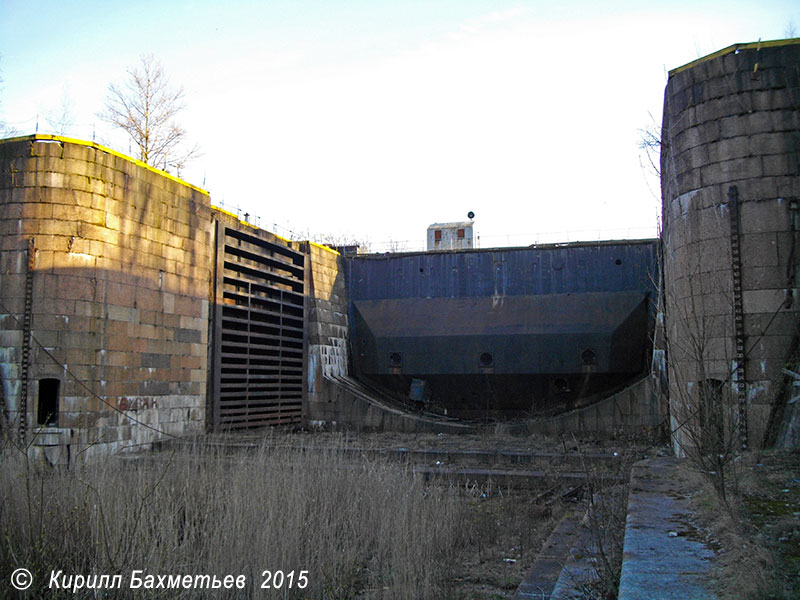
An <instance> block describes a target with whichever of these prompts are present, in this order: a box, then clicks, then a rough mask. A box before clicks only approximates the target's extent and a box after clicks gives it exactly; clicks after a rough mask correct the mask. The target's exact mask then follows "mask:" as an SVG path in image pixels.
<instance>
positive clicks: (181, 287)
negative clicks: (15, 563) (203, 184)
mask: <svg viewBox="0 0 800 600" xmlns="http://www.w3.org/2000/svg"><path fill="white" fill-rule="evenodd" d="M0 244H2V245H1V246H0V303H1V305H0V379H1V381H0V384H1V385H2V386H3V392H4V394H3V396H4V399H5V404H6V407H5V410H6V413H7V414H6V417H7V420H8V422H10V425H9V424H7V426H9V427H14V428H15V429H16V430H20V431H23V430H24V432H25V435H27V436H28V438H29V439H30V438H33V439H34V443H35V444H41V445H42V446H46V447H59V448H61V449H60V450H58V452H61V453H63V452H71V453H72V454H73V455H74V454H75V453H76V452H80V451H81V450H86V454H87V455H90V454H92V453H94V452H108V451H110V450H114V449H117V448H123V447H133V446H136V445H141V444H148V443H149V442H151V441H153V440H154V439H158V438H160V437H163V435H165V434H173V435H175V434H181V433H185V432H188V431H201V430H202V429H203V427H204V424H205V406H206V384H207V379H208V372H207V371H208V316H209V294H210V290H211V278H212V252H213V238H212V219H211V207H210V200H209V196H208V194H207V193H206V192H204V191H203V190H200V189H199V188H196V187H193V186H191V185H189V184H186V183H184V182H182V181H180V180H177V179H176V178H174V177H171V176H169V175H168V174H166V173H163V172H160V171H158V170H156V169H153V168H150V167H147V166H145V165H143V164H142V163H140V162H138V161H134V160H132V159H129V158H127V157H124V156H122V155H120V154H118V153H116V152H113V151H111V150H109V149H107V148H103V147H101V146H98V145H95V144H92V143H87V142H78V141H75V140H65V139H59V138H52V137H51V136H29V137H26V138H16V139H11V140H4V141H2V142H0ZM30 248H32V249H33V252H32V256H31V255H30V250H29V249H30ZM29 259H30V260H29ZM29 266H30V267H32V270H31V271H30V275H29V276H28V277H27V281H28V283H29V289H28V290H26V275H27V274H28V271H29ZM26 294H27V296H28V301H29V306H28V309H27V312H28V314H29V317H30V338H29V348H30V353H29V361H28V363H29V366H28V368H27V373H24V372H22V371H23V370H24V367H23V361H22V360H21V358H22V357H21V353H22V352H23V350H24V345H25V344H24V341H25V340H24V338H25V336H24V335H23V334H24V330H25V326H24V317H25V313H26ZM25 379H27V386H28V389H27V394H25V395H24V396H23V395H22V390H23V389H24V383H25V381H24V380H25ZM43 380H51V381H52V380H55V381H57V382H58V383H57V384H56V385H57V415H56V416H55V418H54V419H52V418H51V419H49V420H48V418H47V415H44V414H41V412H42V410H43V406H44V407H45V408H46V410H48V411H51V410H52V408H47V407H48V404H47V403H48V402H49V400H48V398H40V394H41V393H44V394H45V395H52V388H48V387H47V386H48V384H47V383H45V385H44V387H42V381H43ZM43 402H44V404H43ZM51 416H52V415H51ZM43 425H47V426H43ZM53 452H55V451H53ZM51 458H52V457H51ZM56 458H57V459H58V460H63V459H64V457H63V456H61V457H60V458H59V457H56ZM54 460H55V459H54Z"/></svg>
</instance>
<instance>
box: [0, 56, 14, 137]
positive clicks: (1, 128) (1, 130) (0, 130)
mask: <svg viewBox="0 0 800 600" xmlns="http://www.w3.org/2000/svg"><path fill="white" fill-rule="evenodd" d="M2 90H3V73H2V71H0V91H2ZM16 134H17V131H16V129H14V128H13V127H9V126H8V124H7V123H6V122H5V121H3V120H2V119H0V137H11V136H13V135H16Z"/></svg>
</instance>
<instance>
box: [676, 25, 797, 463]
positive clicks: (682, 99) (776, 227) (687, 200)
mask: <svg viewBox="0 0 800 600" xmlns="http://www.w3.org/2000/svg"><path fill="white" fill-rule="evenodd" d="M799 157H800V39H790V40H779V41H774V42H758V43H752V44H740V45H735V46H731V47H729V48H725V49H724V50H721V51H719V52H717V53H715V54H711V55H709V56H706V57H704V58H701V59H699V60H696V61H694V62H692V63H690V64H688V65H685V66H683V67H680V68H678V69H675V70H673V71H671V72H670V74H669V81H668V83H667V87H666V91H665V94H664V117H663V124H662V146H661V188H662V201H663V217H662V218H663V252H664V290H665V292H664V300H665V325H666V334H667V344H668V358H667V360H668V364H669V407H670V418H671V429H672V431H673V442H674V444H675V445H676V449H678V451H679V452H680V451H682V450H683V449H685V447H686V445H687V444H688V445H697V444H705V443H711V444H721V443H731V444H732V445H735V446H736V447H756V446H758V445H760V444H761V443H762V442H763V441H764V439H765V436H774V430H775V429H776V423H777V422H780V420H781V419H782V418H783V410H784V406H785V405H786V397H785V396H786V394H785V393H784V391H785V388H786V382H785V380H784V377H785V375H784V372H783V369H784V368H785V367H787V365H788V364H790V363H793V362H794V363H796V362H797V360H798V357H797V354H798V321H799V319H798V317H799V316H800V294H799V293H798V289H797V288H798V284H797V274H798V273H797V271H798V269H797V264H798V260H797V257H798V253H800V239H798V229H800V215H798V203H800V170H799V169H798V164H799ZM787 410H788V409H787Z"/></svg>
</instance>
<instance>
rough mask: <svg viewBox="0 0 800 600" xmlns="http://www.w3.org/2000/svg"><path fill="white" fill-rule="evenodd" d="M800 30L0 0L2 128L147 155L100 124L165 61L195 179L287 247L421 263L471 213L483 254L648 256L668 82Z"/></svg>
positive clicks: (769, 16) (729, 6) (701, 7)
mask: <svg viewBox="0 0 800 600" xmlns="http://www.w3.org/2000/svg"><path fill="white" fill-rule="evenodd" d="M798 31H800V4H799V3H797V1H796V0H794V1H783V0H759V1H748V2H740V1H736V0H726V1H713V2H704V1H702V0H692V1H689V2H683V1H681V0H675V1H671V2H648V1H646V0H638V1H634V2H629V1H615V0H608V1H604V2H593V1H583V2H569V1H563V2H542V1H539V0H529V1H519V0H392V1H386V0H371V1H367V0H267V1H261V2H257V1H254V0H253V1H239V0H226V1H225V2H220V1H219V0H214V1H203V0H198V1H190V0H169V1H166V2H165V1H164V0H158V1H157V2H150V1H128V2H121V1H116V0H103V1H92V0H72V1H70V2H65V1H64V0H59V1H44V0H0V76H2V78H3V83H2V87H1V88H0V122H5V123H6V124H7V125H8V126H9V127H12V128H14V129H15V130H16V132H17V133H18V134H29V133H34V132H36V131H37V128H38V132H39V133H51V132H52V131H53V126H52V125H51V123H50V122H53V123H58V122H59V121H61V122H62V123H63V122H64V121H69V122H70V126H69V127H68V128H67V130H66V131H65V134H66V135H68V136H70V137H75V138H80V139H85V140H96V141H97V142H99V143H102V144H104V145H107V146H110V147H112V148H114V149H115V150H118V151H120V152H123V153H125V154H130V155H132V156H135V155H136V152H135V147H134V146H132V144H131V143H130V141H129V140H128V138H127V137H126V136H125V135H124V134H123V133H121V132H119V131H115V130H114V129H112V128H111V127H110V126H109V125H108V124H106V123H104V122H103V121H102V120H101V119H99V118H98V116H97V115H98V113H99V112H101V111H102V109H103V105H104V101H105V98H106V96H107V93H108V86H109V84H111V83H116V84H121V83H123V82H124V81H125V79H126V70H127V69H130V68H134V67H136V66H137V65H138V63H139V60H140V57H141V56H142V55H145V54H153V55H154V56H156V57H157V58H158V60H159V61H160V62H161V64H162V66H163V69H164V71H165V72H166V73H167V75H168V76H169V78H170V81H171V82H172V84H173V85H175V86H183V88H184V91H185V103H186V108H185V109H184V111H182V112H181V113H180V114H179V116H178V118H177V120H178V121H179V122H180V124H181V125H182V126H183V127H184V128H185V129H186V131H187V137H188V139H189V141H190V143H191V144H196V145H198V146H199V148H200V150H201V155H200V156H199V157H197V158H196V159H195V160H194V161H193V162H192V163H191V164H190V165H189V166H188V167H187V168H186V169H185V170H184V171H183V172H181V177H182V178H183V179H185V180H186V181H188V182H189V183H192V184H194V185H197V186H199V187H202V188H204V189H206V190H208V191H209V193H210V194H211V201H212V204H214V205H217V206H222V207H223V208H226V209H227V210H230V211H232V212H237V211H238V212H239V213H240V214H242V215H243V214H244V213H245V212H246V213H248V214H249V215H250V216H249V217H248V219H249V220H251V221H252V222H253V223H254V224H258V225H259V226H261V227H263V228H264V229H267V230H270V231H273V232H275V233H278V234H279V235H283V236H285V237H290V238H293V239H307V238H311V239H316V240H317V241H324V240H328V239H330V240H332V241H338V242H351V241H358V242H361V243H362V244H369V247H370V249H371V250H372V251H383V250H387V249H399V250H415V249H422V248H423V247H424V243H425V233H426V229H427V227H428V226H429V225H430V224H432V223H440V222H453V221H463V220H466V218H467V213H468V212H470V211H472V212H474V213H475V230H476V232H477V235H478V236H479V238H478V240H477V243H478V245H479V246H480V247H496V246H518V245H528V244H532V243H547V242H565V241H575V240H579V239H588V240H597V239H621V238H641V237H652V236H655V235H656V232H657V226H658V217H659V213H660V200H659V196H660V190H659V182H658V179H657V177H656V175H655V174H654V171H653V169H652V168H651V167H650V166H649V165H648V161H647V157H646V156H645V153H644V151H643V150H641V149H640V147H639V142H640V139H641V136H642V133H641V132H642V130H646V129H652V128H658V127H659V124H660V120H661V111H662V104H663V94H664V87H665V85H666V82H667V73H668V71H669V70H670V69H674V68H676V67H679V66H681V65H683V64H686V63H688V62H691V61H692V60H695V59H697V58H699V57H701V56H704V55H706V54H710V53H712V52H715V51H716V50H719V49H721V48H724V47H726V46H729V45H731V44H734V43H746V42H753V41H757V40H759V39H763V40H769V39H781V38H785V37H792V36H797V35H798V33H797V32H798ZM62 115H67V119H62V118H61V116H62Z"/></svg>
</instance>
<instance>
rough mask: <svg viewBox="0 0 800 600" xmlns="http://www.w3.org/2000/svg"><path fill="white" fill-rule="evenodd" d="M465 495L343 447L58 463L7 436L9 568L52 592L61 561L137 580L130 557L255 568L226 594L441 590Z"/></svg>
mask: <svg viewBox="0 0 800 600" xmlns="http://www.w3.org/2000/svg"><path fill="white" fill-rule="evenodd" d="M458 496H459V495H458V494H454V493H450V490H448V489H447V488H442V487H426V486H425V485H424V484H423V483H422V482H421V481H419V480H415V479H414V478H412V477H411V475H410V474H408V473H406V472H404V471H403V469H402V468H398V466H397V465H390V464H387V463H384V462H381V461H375V460H372V461H369V462H365V463H356V462H351V461H348V460H347V459H345V458H343V457H342V455H341V453H337V452H335V451H331V452H323V451H317V452H313V453H307V454H306V453H298V452H293V451H291V450H288V449H286V450H270V451H267V450H266V449H264V448H262V449H260V450H258V451H257V452H255V453H253V454H250V455H247V456H242V455H238V456H217V455H216V454H215V452H213V451H211V450H209V449H208V448H206V447H204V446H201V445H199V446H197V447H195V448H192V449H187V450H181V451H179V452H177V453H174V454H171V455H166V454H164V455H156V456H152V457H148V458H146V459H142V458H127V459H121V458H110V459H107V460H105V461H103V462H97V463H94V464H89V465H86V466H83V467H80V468H78V467H75V468H73V469H72V470H54V469H52V468H49V467H42V466H39V465H33V464H31V462H29V461H28V460H27V459H26V457H25V455H24V453H22V452H19V451H16V450H13V449H11V450H9V449H6V450H5V452H4V456H3V462H2V465H1V466H0V535H1V536H2V538H1V539H0V565H1V566H0V576H2V577H4V578H6V577H7V574H8V573H10V572H11V571H12V570H13V569H14V568H16V567H18V566H24V567H27V568H28V569H29V570H31V571H32V572H33V574H34V577H35V582H36V583H35V587H34V589H33V590H32V593H31V597H38V596H50V595H52V593H49V594H48V592H47V590H46V585H47V580H48V577H49V574H50V571H51V570H62V571H63V572H64V573H65V574H66V573H76V574H86V575H89V574H93V573H97V574H101V573H110V574H114V573H121V574H123V581H126V582H127V580H128V577H129V573H130V572H131V570H133V569H147V572H148V573H153V574H206V573H208V574H216V575H219V576H224V575H227V574H233V575H239V574H243V575H246V576H247V581H248V585H247V588H246V590H244V591H243V592H242V591H237V592H235V593H234V592H230V593H229V594H228V597H237V598H256V597H257V598H263V597H281V598H284V597H285V598H336V599H345V598H387V599H388V598H439V597H444V596H445V594H443V590H442V586H443V582H444V580H445V577H446V573H447V572H448V569H450V563H451V561H452V559H453V557H454V555H455V553H456V551H457V550H458V548H460V547H462V546H463V544H464V543H466V541H465V540H466V537H467V536H468V531H467V528H465V527H464V523H465V518H464V508H463V502H460V501H459V497H458ZM265 569H271V570H273V571H275V570H279V569H280V570H282V571H284V572H285V573H288V572H290V571H292V570H294V571H295V572H296V573H299V571H301V570H305V571H308V587H307V588H306V589H304V590H299V589H297V588H295V589H287V588H286V587H285V586H284V588H283V589H282V590H281V591H280V592H279V593H274V595H273V596H270V595H268V594H265V592H264V590H261V589H259V587H260V584H261V582H262V577H261V573H262V571H264V570H265ZM4 580H7V579H4ZM36 586H39V587H38V589H36ZM116 591H117V590H115V592H116ZM123 592H127V593H128V595H129V596H133V592H130V591H127V590H123ZM4 593H5V594H7V593H11V590H9V589H2V590H0V596H1V595H2V594H4ZM196 594H197V593H196V592H194V596H196ZM145 595H146V597H148V598H156V597H170V598H181V597H186V598H188V597H194V596H193V593H192V592H190V591H181V590H169V591H168V592H163V593H159V591H158V590H155V591H154V590H148V592H147V594H145ZM89 596H91V594H90V593H87V594H86V595H85V597H89ZM76 597H81V595H80V594H78V595H77V596H76ZM115 597H125V595H124V594H116V595H115ZM215 597H225V595H224V594H219V593H217V594H216V595H215Z"/></svg>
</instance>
